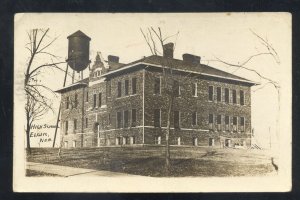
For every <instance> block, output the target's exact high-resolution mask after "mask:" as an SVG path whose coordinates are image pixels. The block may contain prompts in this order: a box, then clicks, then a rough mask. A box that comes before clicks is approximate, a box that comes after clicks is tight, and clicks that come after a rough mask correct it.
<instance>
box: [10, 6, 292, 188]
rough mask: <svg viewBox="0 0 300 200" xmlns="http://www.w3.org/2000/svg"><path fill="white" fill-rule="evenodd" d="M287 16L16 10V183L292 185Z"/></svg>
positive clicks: (36, 185) (289, 18) (50, 185)
mask: <svg viewBox="0 0 300 200" xmlns="http://www.w3.org/2000/svg"><path fill="white" fill-rule="evenodd" d="M291 22H292V16H291V14H290V13H283V12H282V13H275V12H274V13H263V12H262V13H259V12H257V13H247V12H246V13H18V14H16V15H15V17H14V26H15V33H14V123H13V124H14V158H13V162H14V163H13V174H14V177H13V188H14V191H16V192H285V191H290V190H291V184H292V181H291V168H292V167H291V158H292V156H291V155H292V153H291V148H292V129H291V127H292V114H291V112H292V107H291V106H292V95H291V93H292V78H291V77H292V56H291V55H292V38H291V34H292V24H291Z"/></svg>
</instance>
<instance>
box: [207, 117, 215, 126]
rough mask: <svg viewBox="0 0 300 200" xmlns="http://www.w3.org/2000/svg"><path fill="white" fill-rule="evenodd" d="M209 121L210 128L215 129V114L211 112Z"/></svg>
mask: <svg viewBox="0 0 300 200" xmlns="http://www.w3.org/2000/svg"><path fill="white" fill-rule="evenodd" d="M208 123H209V129H213V123H214V115H213V114H209V116H208Z"/></svg>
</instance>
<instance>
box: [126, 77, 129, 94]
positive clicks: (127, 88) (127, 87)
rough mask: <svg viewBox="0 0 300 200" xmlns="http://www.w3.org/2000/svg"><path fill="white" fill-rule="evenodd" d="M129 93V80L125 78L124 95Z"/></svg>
mask: <svg viewBox="0 0 300 200" xmlns="http://www.w3.org/2000/svg"><path fill="white" fill-rule="evenodd" d="M127 95H129V80H125V96H127Z"/></svg>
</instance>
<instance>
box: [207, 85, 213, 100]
mask: <svg viewBox="0 0 300 200" xmlns="http://www.w3.org/2000/svg"><path fill="white" fill-rule="evenodd" d="M208 100H209V101H213V100H214V87H213V86H209V87H208Z"/></svg>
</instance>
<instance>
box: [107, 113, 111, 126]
mask: <svg viewBox="0 0 300 200" xmlns="http://www.w3.org/2000/svg"><path fill="white" fill-rule="evenodd" d="M107 118H108V119H107V123H108V125H111V116H110V113H108V117H107Z"/></svg>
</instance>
